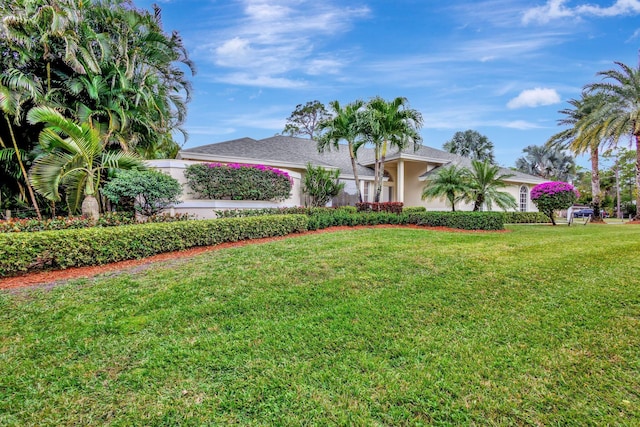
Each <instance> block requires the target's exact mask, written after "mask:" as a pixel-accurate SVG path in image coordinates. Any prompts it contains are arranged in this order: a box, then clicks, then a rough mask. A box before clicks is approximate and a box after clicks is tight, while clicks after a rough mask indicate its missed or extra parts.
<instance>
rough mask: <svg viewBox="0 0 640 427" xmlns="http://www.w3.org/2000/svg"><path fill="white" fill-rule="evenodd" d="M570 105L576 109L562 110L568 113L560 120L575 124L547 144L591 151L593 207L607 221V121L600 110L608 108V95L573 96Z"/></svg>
mask: <svg viewBox="0 0 640 427" xmlns="http://www.w3.org/2000/svg"><path fill="white" fill-rule="evenodd" d="M569 104H571V106H572V107H573V108H567V109H564V110H560V113H561V114H564V115H565V118H564V119H561V120H559V121H558V124H560V125H569V126H572V127H570V128H568V129H566V130H564V131H562V132H560V133H557V134H555V135H553V136H552V137H551V138H549V140H548V141H547V146H550V147H562V148H568V149H570V150H571V151H572V152H574V153H576V154H582V153H585V152H588V153H589V158H590V160H591V195H592V200H591V205H592V206H593V220H594V221H603V220H602V215H601V214H600V207H601V206H600V205H601V191H600V170H599V159H600V157H599V150H600V148H601V147H602V146H603V145H604V144H605V143H607V142H609V143H610V144H611V141H610V140H609V141H607V140H608V138H606V136H604V135H603V131H604V130H605V127H604V125H605V121H604V120H603V117H602V116H600V115H599V112H600V111H601V110H602V109H603V108H605V106H606V104H607V97H605V96H604V94H602V93H599V94H583V95H582V99H580V100H576V99H571V100H570V101H569Z"/></svg>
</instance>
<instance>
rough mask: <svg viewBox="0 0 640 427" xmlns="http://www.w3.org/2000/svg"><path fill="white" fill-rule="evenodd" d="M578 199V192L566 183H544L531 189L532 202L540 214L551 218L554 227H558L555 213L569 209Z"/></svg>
mask: <svg viewBox="0 0 640 427" xmlns="http://www.w3.org/2000/svg"><path fill="white" fill-rule="evenodd" d="M578 197H580V193H578V190H576V189H575V188H574V187H573V185H571V184H567V183H566V182H543V183H542V184H538V185H536V186H535V187H533V189H531V201H532V202H533V203H535V205H536V206H537V207H538V210H539V211H540V212H543V213H545V214H546V215H547V216H548V217H549V218H551V223H552V224H553V225H556V221H555V219H554V211H556V210H558V209H567V208H568V207H569V206H571V205H573V204H574V203H575V202H576V200H577V199H578Z"/></svg>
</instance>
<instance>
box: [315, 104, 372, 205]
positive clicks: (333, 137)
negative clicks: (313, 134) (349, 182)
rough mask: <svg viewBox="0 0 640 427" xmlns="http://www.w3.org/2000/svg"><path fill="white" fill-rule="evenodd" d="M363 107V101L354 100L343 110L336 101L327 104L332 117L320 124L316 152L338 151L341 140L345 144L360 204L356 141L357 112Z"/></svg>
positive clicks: (357, 132) (357, 133) (360, 193)
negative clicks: (333, 149) (332, 149)
mask: <svg viewBox="0 0 640 427" xmlns="http://www.w3.org/2000/svg"><path fill="white" fill-rule="evenodd" d="M363 105H364V101H361V100H356V101H354V102H352V103H350V104H347V105H346V106H345V107H344V108H342V107H341V106H340V103H339V102H338V101H333V102H330V103H329V107H330V108H331V110H332V111H331V112H332V113H333V116H332V117H331V118H330V119H328V120H324V121H322V122H320V125H319V126H318V130H319V131H320V137H318V151H319V152H320V153H322V152H323V151H325V150H328V149H331V147H333V148H336V149H338V148H339V143H340V141H341V140H345V141H346V142H347V149H348V150H349V158H350V159H351V168H352V169H353V177H354V179H355V184H356V188H357V191H358V201H359V202H360V203H362V192H361V191H360V179H359V178H358V165H357V163H356V158H357V147H358V146H359V145H358V144H356V140H357V139H358V136H359V130H358V126H357V125H358V114H359V113H358V112H359V111H360V109H361V108H362V106H363Z"/></svg>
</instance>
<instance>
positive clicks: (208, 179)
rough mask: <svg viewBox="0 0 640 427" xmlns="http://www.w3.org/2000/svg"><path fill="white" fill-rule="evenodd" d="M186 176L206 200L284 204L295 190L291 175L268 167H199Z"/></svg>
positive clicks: (195, 190)
mask: <svg viewBox="0 0 640 427" xmlns="http://www.w3.org/2000/svg"><path fill="white" fill-rule="evenodd" d="M184 175H185V177H186V178H187V182H188V183H189V187H191V189H192V190H193V191H194V192H195V195H196V197H199V198H202V199H217V200H220V199H230V200H284V199H287V198H288V197H289V195H290V194H291V187H292V186H293V179H292V178H291V177H290V176H289V174H288V173H287V172H285V171H282V170H280V169H276V168H272V167H271V166H265V165H250V164H244V163H230V164H222V163H199V164H195V165H191V166H189V167H188V168H187V169H186V170H185V174H184Z"/></svg>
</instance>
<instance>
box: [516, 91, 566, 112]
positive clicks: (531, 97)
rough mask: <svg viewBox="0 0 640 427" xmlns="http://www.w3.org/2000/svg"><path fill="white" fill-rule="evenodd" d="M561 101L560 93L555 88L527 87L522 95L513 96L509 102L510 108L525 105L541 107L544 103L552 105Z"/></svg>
mask: <svg viewBox="0 0 640 427" xmlns="http://www.w3.org/2000/svg"><path fill="white" fill-rule="evenodd" d="M559 102H560V95H558V92H556V90H555V89H543V88H539V87H537V88H535V89H527V90H523V91H522V92H520V95H518V96H516V97H515V98H513V99H512V100H511V101H509V102H508V103H507V107H508V108H510V109H512V110H513V109H516V108H523V107H540V106H543V105H552V104H557V103H559Z"/></svg>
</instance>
